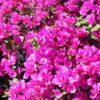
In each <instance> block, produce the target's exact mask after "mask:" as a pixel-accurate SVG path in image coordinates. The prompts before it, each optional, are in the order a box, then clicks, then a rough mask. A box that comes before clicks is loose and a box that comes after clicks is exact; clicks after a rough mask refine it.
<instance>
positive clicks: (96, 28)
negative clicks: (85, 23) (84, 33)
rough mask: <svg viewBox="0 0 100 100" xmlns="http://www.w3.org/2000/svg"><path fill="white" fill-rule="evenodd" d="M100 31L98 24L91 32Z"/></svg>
mask: <svg viewBox="0 0 100 100" xmlns="http://www.w3.org/2000/svg"><path fill="white" fill-rule="evenodd" d="M99 29H100V25H99V24H97V25H96V26H94V27H93V28H92V29H91V32H95V31H98V30H99Z"/></svg>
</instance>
